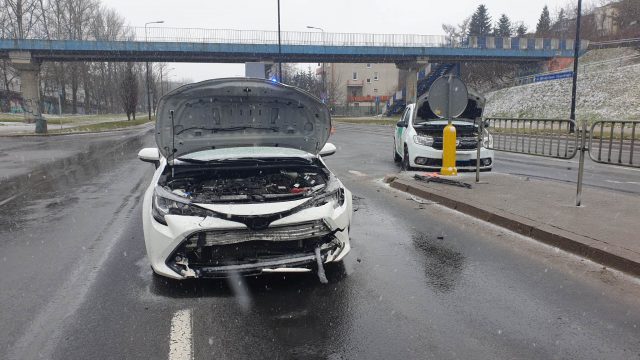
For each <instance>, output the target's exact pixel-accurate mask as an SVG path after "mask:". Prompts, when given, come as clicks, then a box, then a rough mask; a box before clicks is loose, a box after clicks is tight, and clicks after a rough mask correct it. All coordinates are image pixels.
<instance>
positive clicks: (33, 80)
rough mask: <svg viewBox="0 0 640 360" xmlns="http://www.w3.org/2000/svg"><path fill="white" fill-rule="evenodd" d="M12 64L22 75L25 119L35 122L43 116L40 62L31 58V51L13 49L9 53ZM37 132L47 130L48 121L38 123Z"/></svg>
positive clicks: (21, 87)
mask: <svg viewBox="0 0 640 360" xmlns="http://www.w3.org/2000/svg"><path fill="white" fill-rule="evenodd" d="M9 59H10V60H11V66H13V67H14V68H15V69H16V70H18V73H19V75H20V92H21V94H22V101H23V107H24V121H25V122H26V123H30V124H31V123H34V122H36V120H40V119H41V118H42V113H41V104H40V63H39V62H37V61H33V60H32V59H31V53H29V52H25V51H12V52H10V53H9ZM38 125H40V126H36V132H43V133H44V132H47V128H46V123H41V124H38Z"/></svg>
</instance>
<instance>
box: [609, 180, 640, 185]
mask: <svg viewBox="0 0 640 360" xmlns="http://www.w3.org/2000/svg"><path fill="white" fill-rule="evenodd" d="M605 181H606V182H608V183H612V184H632V185H640V182H637V181H617V180H605Z"/></svg>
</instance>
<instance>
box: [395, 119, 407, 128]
mask: <svg viewBox="0 0 640 360" xmlns="http://www.w3.org/2000/svg"><path fill="white" fill-rule="evenodd" d="M396 126H397V127H407V124H405V123H404V122H403V121H402V120H400V121H398V122H397V123H396Z"/></svg>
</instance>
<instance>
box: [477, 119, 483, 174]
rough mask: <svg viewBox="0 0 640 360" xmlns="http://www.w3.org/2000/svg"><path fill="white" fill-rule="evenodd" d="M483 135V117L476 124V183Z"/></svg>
mask: <svg viewBox="0 0 640 360" xmlns="http://www.w3.org/2000/svg"><path fill="white" fill-rule="evenodd" d="M483 136H484V119H480V124H478V144H477V145H476V148H477V151H476V183H479V182H480V148H481V147H482V137H483Z"/></svg>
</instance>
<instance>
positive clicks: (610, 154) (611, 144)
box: [588, 121, 640, 168]
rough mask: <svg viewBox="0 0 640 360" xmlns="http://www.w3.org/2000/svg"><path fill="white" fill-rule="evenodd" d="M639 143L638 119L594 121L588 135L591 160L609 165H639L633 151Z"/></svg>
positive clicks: (639, 125) (639, 128)
mask: <svg viewBox="0 0 640 360" xmlns="http://www.w3.org/2000/svg"><path fill="white" fill-rule="evenodd" d="M638 145H640V121H596V122H595V123H593V124H592V125H591V131H590V135H589V145H588V149H589V157H590V158H591V160H593V161H595V162H598V163H602V164H610V165H618V166H627V167H636V168H637V167H640V161H639V159H638V157H637V156H636V157H635V158H634V152H635V149H636V147H638Z"/></svg>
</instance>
